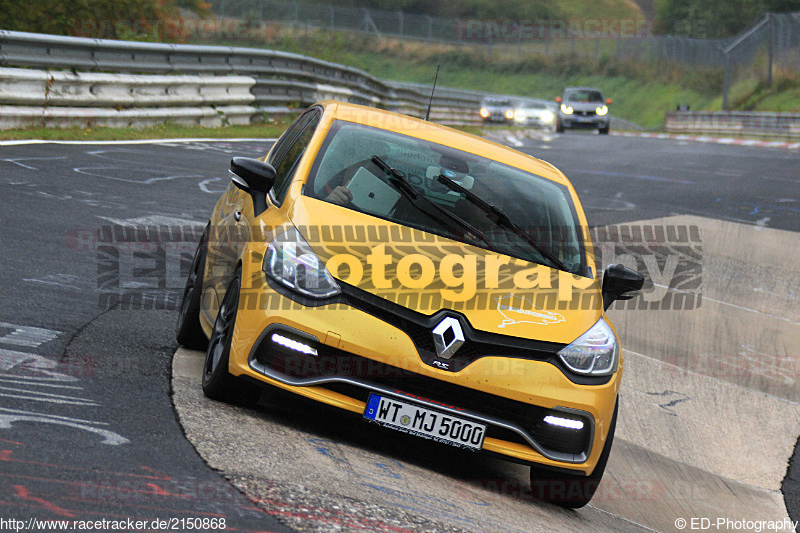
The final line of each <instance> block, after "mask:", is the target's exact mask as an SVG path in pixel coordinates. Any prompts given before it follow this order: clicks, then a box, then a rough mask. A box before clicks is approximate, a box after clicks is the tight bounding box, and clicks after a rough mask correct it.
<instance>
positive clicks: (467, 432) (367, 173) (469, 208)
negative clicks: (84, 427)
mask: <svg viewBox="0 0 800 533" xmlns="http://www.w3.org/2000/svg"><path fill="white" fill-rule="evenodd" d="M231 177H232V180H231V183H230V184H229V185H228V188H227V190H226V191H225V192H224V193H223V194H222V197H221V198H220V200H219V201H218V202H217V204H216V207H215V208H214V210H213V212H212V214H211V218H210V222H209V225H208V227H207V228H206V231H205V232H204V234H203V237H202V240H201V242H200V244H199V246H198V248H197V252H196V253H195V256H194V260H193V263H192V267H191V272H190V274H189V277H188V280H187V283H186V289H185V291H184V295H183V301H182V304H181V308H180V316H179V319H178V325H177V339H178V341H179V342H180V343H181V344H183V345H185V346H187V347H191V348H195V349H203V348H205V349H206V350H207V354H206V361H205V372H204V376H203V382H202V386H203V391H204V392H205V394H206V396H208V397H210V398H214V399H219V400H235V399H237V398H238V399H242V398H244V397H246V396H251V395H258V394H259V393H260V388H259V387H260V386H265V385H270V386H274V387H279V388H281V389H285V390H288V391H291V392H293V393H296V394H299V395H302V396H305V397H308V398H311V399H313V400H316V401H319V402H323V403H326V404H329V405H332V406H335V407H338V408H341V409H344V410H346V411H352V412H353V413H356V414H358V415H359V416H360V417H361V419H363V420H364V421H365V422H369V423H374V424H379V425H381V426H385V427H388V428H392V429H394V430H397V431H401V432H404V433H407V434H411V435H415V436H418V437H421V438H426V439H432V440H435V441H438V442H441V443H443V444H444V445H451V446H457V447H460V448H466V449H468V450H474V451H482V452H488V453H492V454H495V455H498V456H501V457H503V458H505V459H508V460H511V461H516V462H521V463H524V464H530V465H531V466H532V467H533V468H532V469H531V487H532V494H533V496H534V497H535V498H538V499H541V500H544V501H552V502H555V503H558V504H560V505H564V506H567V507H580V506H582V505H585V504H586V503H587V502H588V501H589V500H590V499H591V497H592V495H593V494H594V492H595V490H596V488H597V485H598V483H599V481H600V479H601V477H602V475H603V471H604V469H605V465H606V462H607V460H608V456H609V451H610V449H611V442H612V440H613V436H614V427H615V423H616V418H617V398H618V393H619V387H620V378H621V376H622V368H623V360H622V353H621V351H620V348H619V343H618V340H617V336H616V333H615V331H614V329H613V327H612V326H611V324H610V322H609V321H608V318H607V317H606V315H605V310H606V309H607V308H608V306H609V305H610V304H611V303H612V302H613V301H614V300H615V299H627V298H630V297H631V296H632V293H633V292H635V291H637V290H639V289H640V288H641V287H642V283H643V278H642V276H641V275H639V274H638V273H636V272H635V271H632V270H630V269H627V268H625V267H623V266H621V265H611V266H609V267H608V268H607V269H606V271H605V273H604V275H603V280H602V286H601V284H600V280H599V277H598V273H597V272H596V270H595V257H594V253H593V248H592V243H591V237H590V234H589V230H588V225H587V222H586V218H585V215H584V213H583V209H582V208H581V204H580V201H579V200H578V196H577V194H576V193H575V189H574V188H573V187H572V185H571V184H570V182H569V181H568V180H567V179H566V178H565V177H564V175H563V174H562V173H561V172H559V171H558V170H557V169H556V168H554V167H553V166H551V165H549V164H547V163H545V162H543V161H540V160H537V159H535V158H533V157H530V156H528V155H525V154H522V153H519V152H517V151H514V150H511V149H509V148H506V147H503V146H500V145H498V144H495V143H492V142H489V141H487V140H485V139H482V138H479V137H476V136H473V135H469V134H466V133H463V132H460V131H456V130H453V129H450V128H447V127H444V126H439V125H436V124H432V123H430V122H426V121H422V120H418V119H415V118H411V117H408V116H404V115H399V114H396V113H391V112H387V111H382V110H378V109H372V108H368V107H363V106H358V105H353V104H344V103H341V102H334V101H326V102H322V103H320V104H317V105H314V106H312V107H310V108H309V109H308V110H306V111H305V112H304V113H303V114H302V115H301V116H300V117H299V118H298V119H297V120H296V121H295V122H294V123H293V124H292V125H291V126H290V127H289V128H288V130H287V131H286V132H285V133H284V134H283V135H282V136H281V138H280V139H279V140H278V141H277V142H276V143H275V145H274V146H273V147H272V149H271V150H270V152H269V154H268V155H267V157H266V158H265V160H263V161H262V160H256V159H247V158H234V159H233V160H232V161H231Z"/></svg>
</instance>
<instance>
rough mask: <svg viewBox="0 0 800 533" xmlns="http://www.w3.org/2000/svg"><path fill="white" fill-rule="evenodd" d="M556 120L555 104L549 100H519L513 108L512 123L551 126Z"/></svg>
mask: <svg viewBox="0 0 800 533" xmlns="http://www.w3.org/2000/svg"><path fill="white" fill-rule="evenodd" d="M555 122H556V106H554V105H552V104H551V103H550V102H547V103H545V102H529V101H524V100H521V101H520V102H519V103H518V104H517V106H516V108H515V109H514V124H515V125H517V126H533V127H537V128H552V127H554V126H555Z"/></svg>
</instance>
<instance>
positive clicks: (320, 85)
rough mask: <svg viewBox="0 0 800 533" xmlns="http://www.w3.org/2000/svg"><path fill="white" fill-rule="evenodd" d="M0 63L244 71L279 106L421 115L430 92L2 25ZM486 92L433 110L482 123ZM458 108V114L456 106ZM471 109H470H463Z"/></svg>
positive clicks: (276, 60)
mask: <svg viewBox="0 0 800 533" xmlns="http://www.w3.org/2000/svg"><path fill="white" fill-rule="evenodd" d="M0 65H2V66H25V67H45V68H59V69H76V70H89V71H97V70H100V71H109V72H117V73H160V74H205V75H247V76H252V77H253V78H254V79H255V83H254V85H253V87H252V89H251V91H252V94H253V96H254V97H255V98H254V101H253V104H254V105H256V106H259V107H267V108H275V107H276V106H286V105H287V104H289V103H297V104H300V105H309V104H311V103H313V102H315V101H319V100H322V99H325V98H331V97H332V98H337V99H342V100H347V101H349V102H353V103H361V104H367V105H374V106H379V107H385V108H387V109H392V110H397V111H401V112H406V113H410V114H416V115H418V116H420V115H422V114H424V109H425V108H426V107H427V104H428V97H429V94H430V93H427V94H425V93H426V92H427V91H428V90H429V89H428V88H427V87H425V88H424V89H425V90H423V91H420V89H419V87H413V86H410V85H403V84H393V83H392V82H384V81H381V80H379V79H378V78H375V77H373V76H370V75H369V74H367V73H366V72H363V71H360V70H358V69H354V68H351V67H346V66H343V65H337V64H335V63H329V62H327V61H322V60H319V59H314V58H310V57H305V56H302V55H298V54H291V53H287V52H279V51H275V50H262V49H255V48H237V47H225V46H195V45H177V44H162V43H142V42H129V41H113V40H107V39H87V38H81V37H62V36H55V35H43V34H36V33H25V32H14V31H6V30H0ZM485 94H486V93H480V92H477V91H456V90H450V89H446V88H440V89H437V94H436V95H435V97H434V101H433V106H434V110H433V113H432V116H434V115H435V114H436V113H439V114H441V116H443V117H446V118H445V120H447V121H448V122H449V123H458V124H465V123H478V122H479V120H480V119H479V117H478V116H477V113H476V111H477V105H478V102H479V101H480V99H481V98H482V97H483V96H484V95H485ZM454 109H457V110H461V113H460V116H459V117H455V116H454V114H453V113H452V110H454ZM467 110H469V112H468V113H465V111H467Z"/></svg>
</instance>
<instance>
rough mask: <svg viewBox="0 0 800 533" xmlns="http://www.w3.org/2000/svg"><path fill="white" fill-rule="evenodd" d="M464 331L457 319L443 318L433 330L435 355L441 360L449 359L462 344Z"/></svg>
mask: <svg viewBox="0 0 800 533" xmlns="http://www.w3.org/2000/svg"><path fill="white" fill-rule="evenodd" d="M464 340H465V339H464V331H463V330H462V329H461V323H460V322H459V321H458V319H457V318H453V317H451V316H448V317H445V318H444V319H443V320H442V321H441V322H439V324H438V325H437V326H436V327H435V328H433V343H434V344H435V345H436V354H437V355H438V356H439V357H441V358H443V359H450V358H451V357H453V354H454V353H456V350H458V349H459V348H461V345H462V344H464Z"/></svg>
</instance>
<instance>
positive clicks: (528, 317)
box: [290, 196, 602, 344]
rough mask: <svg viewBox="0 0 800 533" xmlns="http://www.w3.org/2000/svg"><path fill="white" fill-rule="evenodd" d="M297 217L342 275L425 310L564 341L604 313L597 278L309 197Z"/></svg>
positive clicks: (481, 326)
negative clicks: (441, 311) (456, 314)
mask: <svg viewBox="0 0 800 533" xmlns="http://www.w3.org/2000/svg"><path fill="white" fill-rule="evenodd" d="M290 218H291V220H292V223H293V224H294V225H295V227H297V229H298V230H299V231H300V233H301V234H302V235H303V237H304V238H305V239H306V241H307V242H308V244H309V245H310V246H311V248H312V249H313V250H314V252H315V253H316V254H317V256H318V257H319V258H320V259H321V260H322V262H323V263H324V264H325V265H327V266H328V267H329V268H328V269H329V271H331V274H332V275H333V276H334V277H335V278H336V279H337V280H339V281H341V282H344V283H347V284H349V285H352V286H355V287H358V288H359V289H361V290H364V291H366V292H369V293H371V294H373V295H376V296H378V297H380V298H383V299H386V300H389V301H392V302H394V303H398V304H400V305H403V306H404V307H406V308H408V309H411V310H413V311H416V312H418V313H422V314H424V315H433V314H435V313H437V312H438V311H440V310H442V309H451V310H454V311H457V312H458V313H461V314H462V315H464V317H466V319H467V320H468V321H469V323H470V324H471V325H472V327H473V328H475V329H477V330H482V331H487V332H491V333H499V334H503V335H509V336H514V337H520V338H528V339H536V340H542V341H549V342H557V343H564V344H566V343H570V342H572V341H573V340H575V339H576V338H577V337H578V336H579V335H581V334H582V333H584V332H585V331H586V330H588V329H589V328H590V327H591V326H592V325H593V324H594V323H595V322H596V321H597V320H598V319H599V318H600V317H601V316H602V297H601V293H600V286H599V283H598V281H597V280H596V279H589V278H584V277H581V276H575V275H573V274H569V273H567V272H563V271H560V270H557V269H553V268H549V267H546V266H543V265H537V264H535V263H529V262H527V261H523V260H519V259H514V258H510V257H508V256H504V255H501V254H497V253H495V252H491V251H488V250H484V249H482V248H478V247H476V246H471V245H468V244H464V243H460V242H457V241H453V240H451V239H447V238H444V237H439V236H436V235H432V234H430V233H427V232H423V231H419V230H415V229H412V228H409V227H408V226H402V225H399V224H396V223H393V222H389V221H386V220H383V219H379V218H376V217H372V216H369V215H365V214H363V213H359V212H357V211H353V210H351V209H347V208H344V207H341V206H338V205H334V204H330V203H328V202H324V201H321V200H316V199H313V198H309V197H306V196H301V197H300V198H298V199H297V201H296V202H295V203H294V204H293V205H292V208H291V211H290ZM497 262H500V263H505V264H503V266H502V267H499V269H498V268H497V267H495V266H493V265H496V264H497ZM412 263H413V264H412ZM473 264H474V267H473ZM337 265H339V266H338V268H337ZM341 265H348V266H341ZM409 265H411V267H410V269H409ZM495 271H497V275H494V274H493V272H495ZM526 283H527V285H529V287H528V288H524V285H525V284H526Z"/></svg>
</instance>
